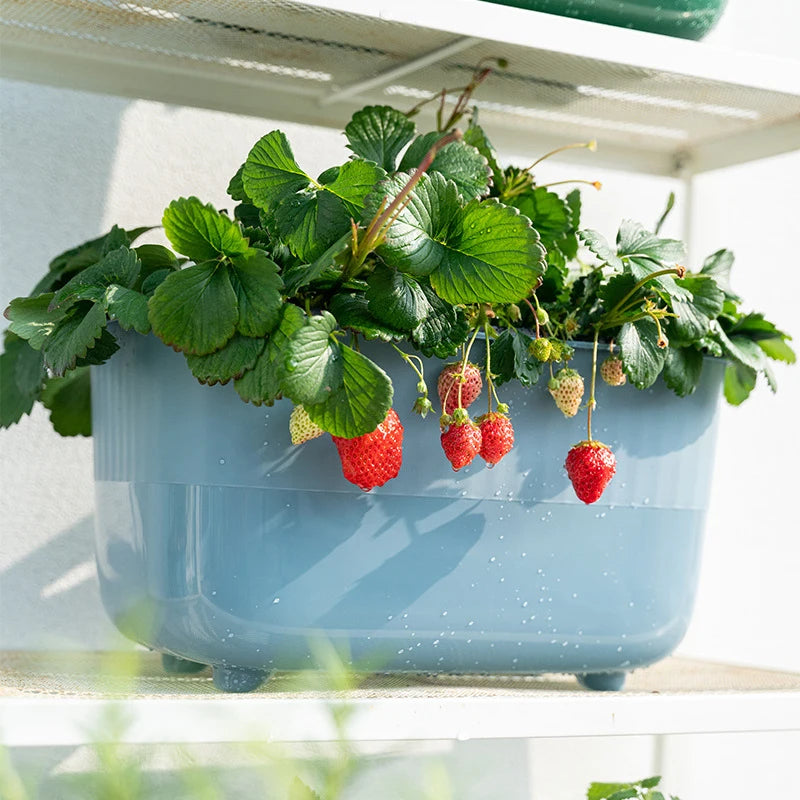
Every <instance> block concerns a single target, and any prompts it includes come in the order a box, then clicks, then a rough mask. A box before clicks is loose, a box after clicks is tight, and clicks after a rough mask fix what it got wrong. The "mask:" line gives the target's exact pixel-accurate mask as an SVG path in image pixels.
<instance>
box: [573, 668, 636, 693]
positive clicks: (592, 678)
mask: <svg viewBox="0 0 800 800" xmlns="http://www.w3.org/2000/svg"><path fill="white" fill-rule="evenodd" d="M575 677H576V678H577V679H578V683H579V684H580V685H581V686H583V688H584V689H592V690H593V691H595V692H618V691H619V690H620V689H621V688H622V687H623V686H624V685H625V678H626V677H627V673H626V672H588V673H586V674H585V675H576V676H575Z"/></svg>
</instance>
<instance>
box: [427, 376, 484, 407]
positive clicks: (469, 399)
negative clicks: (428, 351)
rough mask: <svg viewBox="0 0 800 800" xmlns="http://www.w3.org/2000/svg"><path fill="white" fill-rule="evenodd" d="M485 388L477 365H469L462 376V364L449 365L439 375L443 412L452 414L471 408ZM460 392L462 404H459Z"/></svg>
mask: <svg viewBox="0 0 800 800" xmlns="http://www.w3.org/2000/svg"><path fill="white" fill-rule="evenodd" d="M482 388H483V380H482V379H481V373H480V370H479V369H478V368H477V367H476V366H475V364H467V366H466V368H465V369H464V375H463V376H462V375H461V364H460V363H459V364H447V365H446V366H445V368H444V369H443V370H442V371H441V372H440V373H439V380H438V381H437V389H438V390H439V400H440V401H441V403H442V410H443V412H444V413H445V414H452V413H453V411H455V409H457V408H469V407H470V405H471V404H472V403H473V402H474V401H475V399H476V398H477V397H478V395H479V394H480V393H481V389H482ZM459 390H460V396H461V402H459Z"/></svg>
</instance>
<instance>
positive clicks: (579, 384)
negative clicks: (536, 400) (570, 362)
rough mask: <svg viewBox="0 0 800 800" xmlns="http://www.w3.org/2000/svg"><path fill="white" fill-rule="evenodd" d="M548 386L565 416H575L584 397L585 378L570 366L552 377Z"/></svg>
mask: <svg viewBox="0 0 800 800" xmlns="http://www.w3.org/2000/svg"><path fill="white" fill-rule="evenodd" d="M547 388H548V390H549V392H550V394H551V395H552V396H553V400H555V401H556V405H557V406H558V407H559V409H560V410H561V411H562V412H563V414H564V416H565V417H574V416H575V415H576V414H577V413H578V409H579V408H580V407H581V400H582V399H583V378H581V376H580V375H579V374H578V373H577V372H576V371H575V370H574V369H570V368H569V367H564V369H560V370H559V371H558V372H556V374H555V375H554V376H553V377H552V378H550V380H549V382H548V384H547Z"/></svg>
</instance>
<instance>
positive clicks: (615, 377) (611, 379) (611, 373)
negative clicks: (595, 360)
mask: <svg viewBox="0 0 800 800" xmlns="http://www.w3.org/2000/svg"><path fill="white" fill-rule="evenodd" d="M600 377H601V378H602V379H603V380H604V381H605V382H606V383H607V384H608V385H609V386H622V384H623V383H626V382H627V380H628V379H627V378H626V377H625V371H624V370H623V368H622V359H621V358H620V357H619V356H609V357H608V358H607V359H606V360H605V361H604V362H603V363H602V364H601V365H600Z"/></svg>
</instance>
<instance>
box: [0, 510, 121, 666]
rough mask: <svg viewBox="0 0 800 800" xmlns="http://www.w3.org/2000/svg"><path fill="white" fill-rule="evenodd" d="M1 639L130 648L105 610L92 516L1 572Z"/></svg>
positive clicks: (42, 645)
mask: <svg viewBox="0 0 800 800" xmlns="http://www.w3.org/2000/svg"><path fill="white" fill-rule="evenodd" d="M0 620H3V621H4V622H0V639H6V638H8V631H4V630H3V628H4V627H5V625H6V624H8V625H9V630H11V631H12V633H13V640H14V647H15V648H16V649H26V650H27V649H30V650H33V649H49V650H73V649H80V650H103V649H126V650H127V649H129V648H130V647H131V646H132V645H131V643H130V642H129V641H128V640H127V639H124V638H123V637H122V636H121V635H120V634H119V633H117V631H116V629H115V628H114V627H113V625H112V624H111V622H110V621H109V620H108V618H107V617H106V615H105V612H104V611H103V605H102V602H101V600H100V592H99V589H98V585H97V571H96V569H95V561H94V519H93V517H91V516H86V517H83V518H82V519H80V520H79V521H78V522H77V523H76V524H75V525H73V526H72V527H70V528H67V529H66V530H65V531H63V532H61V533H59V534H58V535H57V536H55V537H54V538H53V539H52V540H51V541H49V542H47V544H46V545H44V546H43V547H39V548H37V549H36V550H34V551H33V552H32V553H30V555H28V556H26V557H25V558H22V559H20V560H19V561H17V562H16V563H14V564H13V566H11V567H8V568H7V569H5V570H3V571H2V572H0Z"/></svg>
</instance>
